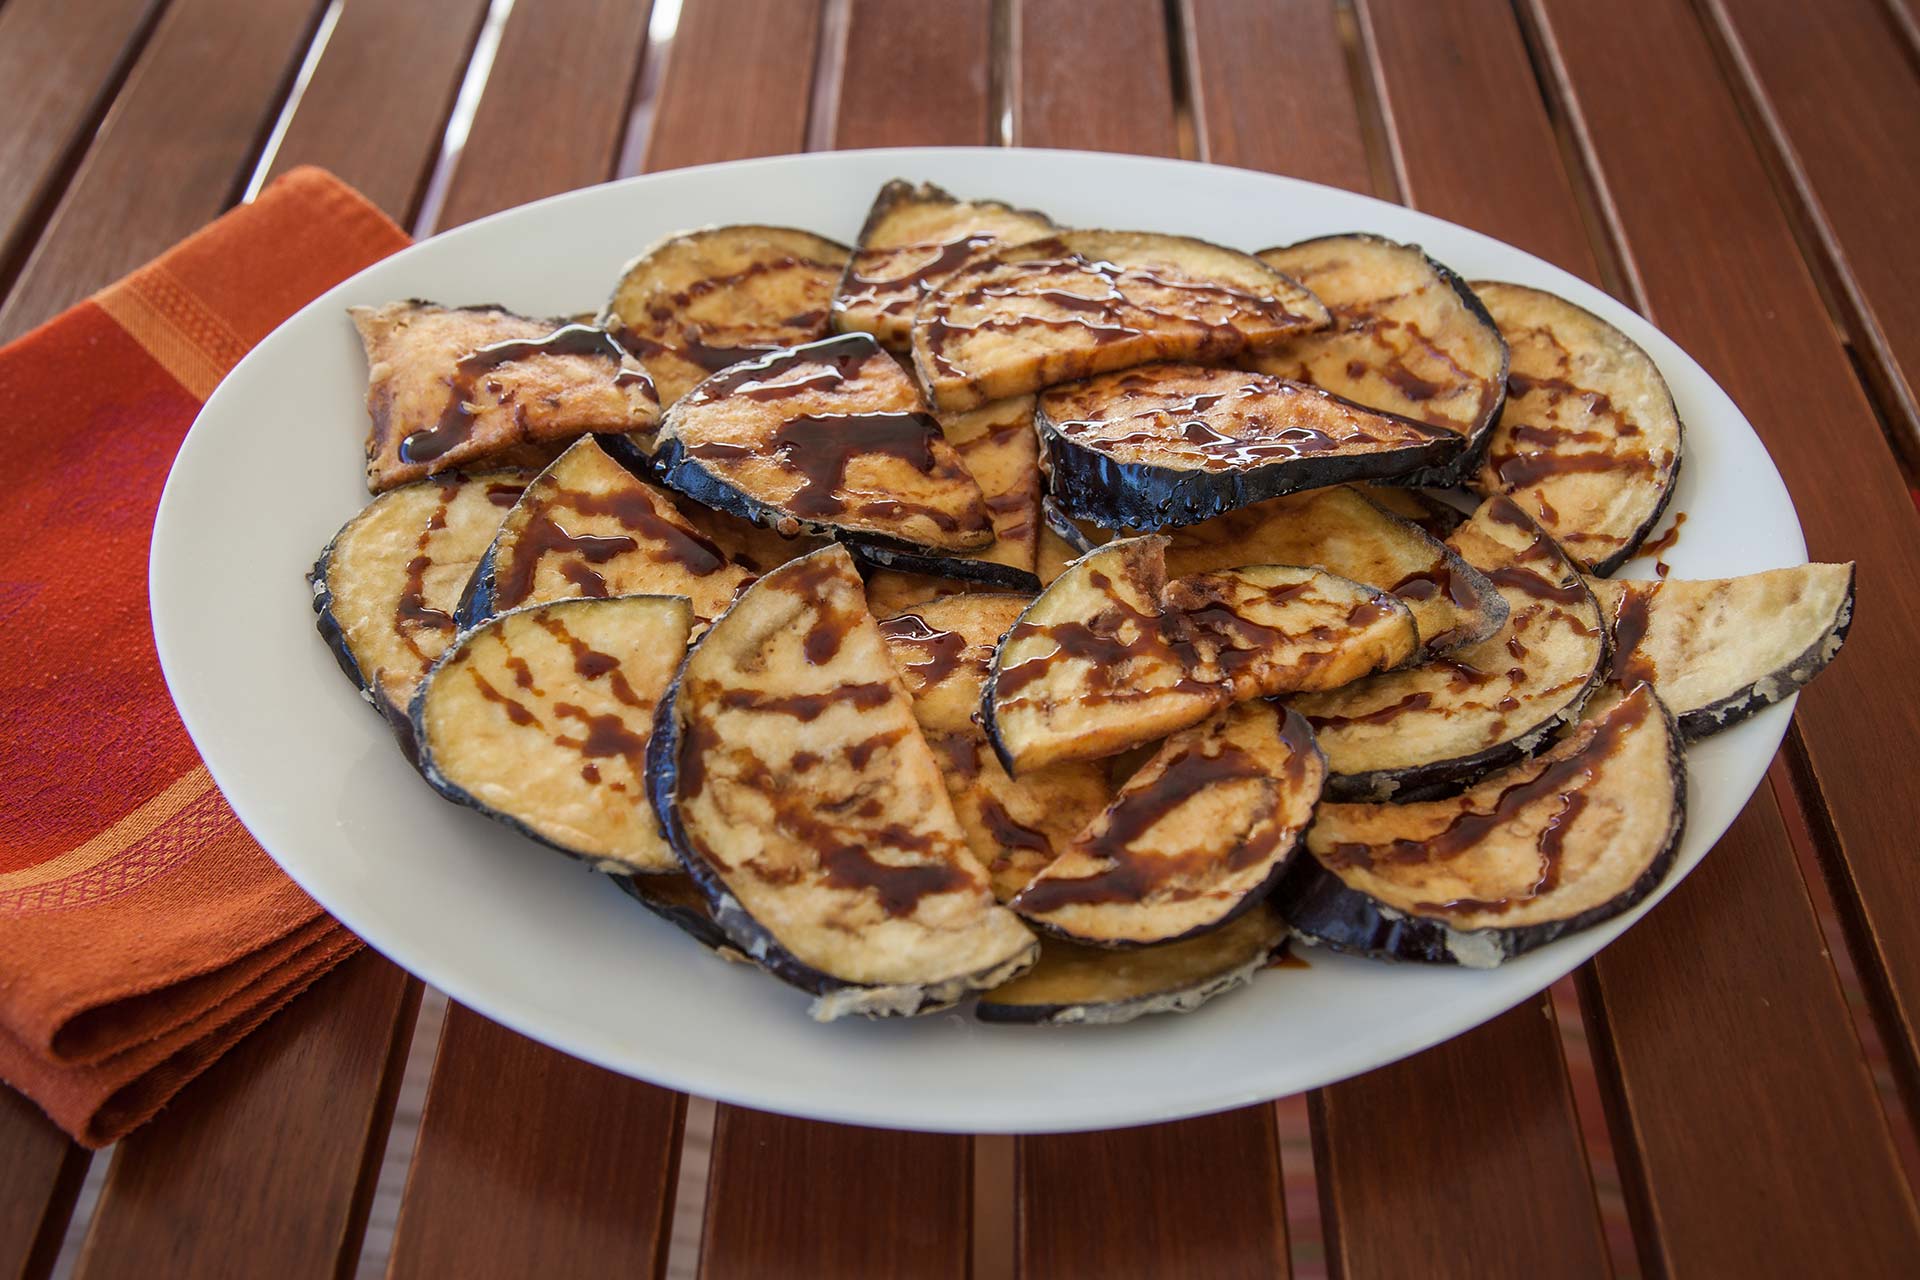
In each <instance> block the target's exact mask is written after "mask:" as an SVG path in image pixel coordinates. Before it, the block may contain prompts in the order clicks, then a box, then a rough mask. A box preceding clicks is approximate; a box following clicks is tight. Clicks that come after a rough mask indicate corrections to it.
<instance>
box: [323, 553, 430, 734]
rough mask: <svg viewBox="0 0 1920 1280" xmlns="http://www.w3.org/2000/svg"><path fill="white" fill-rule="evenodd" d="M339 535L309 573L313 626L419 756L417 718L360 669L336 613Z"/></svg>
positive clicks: (362, 693)
mask: <svg viewBox="0 0 1920 1280" xmlns="http://www.w3.org/2000/svg"><path fill="white" fill-rule="evenodd" d="M338 539H339V535H338V534H335V535H334V539H333V540H332V541H329V542H328V543H327V545H326V549H325V550H323V551H322V552H321V553H320V558H319V559H318V560H315V561H314V562H313V568H312V569H311V570H309V571H308V573H307V583H308V585H309V586H311V587H312V588H313V626H314V630H316V631H318V632H319V633H320V638H321V639H322V640H324V641H326V643H327V648H328V650H329V651H331V652H332V654H333V660H334V661H335V662H337V663H339V664H340V670H342V671H343V672H345V673H346V676H347V679H349V680H351V681H353V687H354V688H356V689H358V690H359V691H360V696H361V697H362V698H363V699H365V700H366V701H367V702H368V703H369V704H370V705H371V706H372V707H373V709H374V710H375V711H378V712H379V713H380V718H381V719H383V720H385V721H386V722H387V727H388V728H390V729H392V730H393V736H394V738H395V739H396V740H397V741H398V742H399V744H400V751H401V753H402V754H403V755H405V756H406V757H407V759H408V760H409V761H415V760H417V758H418V754H419V748H418V744H417V743H416V742H415V741H414V737H413V721H412V719H411V718H409V716H408V715H407V713H406V711H405V710H404V709H403V708H401V707H396V706H394V705H393V703H392V702H390V701H388V699H387V698H386V697H384V696H383V695H382V694H381V692H380V690H379V689H378V688H377V687H375V685H374V683H373V682H372V681H371V680H370V679H368V678H367V676H366V675H365V674H364V673H363V672H362V671H361V670H360V663H359V661H358V660H357V659H356V658H355V657H354V656H353V650H352V649H350V648H349V647H348V646H347V634H346V632H345V631H343V630H342V629H341V627H340V622H339V620H338V619H337V618H335V617H334V616H333V589H332V588H331V587H329V586H328V585H327V572H328V570H329V569H331V568H332V567H333V547H334V542H335V541H338Z"/></svg>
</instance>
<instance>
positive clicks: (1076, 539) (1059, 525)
mask: <svg viewBox="0 0 1920 1280" xmlns="http://www.w3.org/2000/svg"><path fill="white" fill-rule="evenodd" d="M1040 519H1041V521H1042V522H1043V523H1045V525H1046V526H1047V528H1049V529H1051V530H1052V531H1053V533H1054V535H1055V536H1056V537H1058V538H1059V539H1060V541H1062V542H1064V543H1066V544H1067V545H1068V546H1070V547H1072V548H1073V549H1074V550H1075V551H1076V552H1078V553H1079V554H1080V555H1085V554H1087V552H1089V551H1091V550H1093V549H1094V548H1095V547H1097V546H1099V545H1100V544H1099V543H1097V542H1095V541H1094V540H1093V539H1092V538H1089V537H1088V536H1087V531H1086V530H1085V529H1082V528H1081V527H1080V526H1079V525H1077V524H1075V523H1074V522H1073V519H1072V517H1070V516H1068V515H1067V513H1066V512H1064V511H1062V510H1061V509H1060V504H1059V503H1057V502H1055V501H1054V500H1053V495H1052V494H1051V493H1049V494H1046V495H1045V496H1043V497H1042V498H1041V499H1040Z"/></svg>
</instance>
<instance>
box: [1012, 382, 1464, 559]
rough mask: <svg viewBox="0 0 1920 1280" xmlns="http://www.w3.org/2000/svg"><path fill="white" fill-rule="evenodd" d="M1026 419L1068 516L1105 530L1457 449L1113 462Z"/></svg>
mask: <svg viewBox="0 0 1920 1280" xmlns="http://www.w3.org/2000/svg"><path fill="white" fill-rule="evenodd" d="M1336 398H1337V397H1336ZM1359 407H1362V408H1364V406H1359ZM1365 412H1368V413H1376V412H1377V410H1373V409H1366V410H1365ZM1033 420H1034V425H1035V426H1036V427H1037V428H1038V429H1039V432H1040V441H1041V443H1042V444H1043V445H1044V446H1045V447H1046V451H1047V466H1048V470H1049V473H1050V474H1051V476H1052V479H1051V482H1050V488H1051V492H1052V495H1053V498H1054V501H1055V502H1057V503H1058V504H1059V506H1060V509H1061V511H1063V512H1064V513H1065V514H1067V515H1068V516H1071V517H1074V518H1076V519H1080V520H1088V521H1091V522H1092V523H1094V524H1097V525H1100V526H1102V527H1104V528H1108V529H1119V528H1126V529H1165V528H1170V527H1174V526H1178V525H1188V524H1199V523H1200V522H1201V521H1202V520H1210V519H1212V518H1213V517H1214V516H1218V515H1224V514H1226V513H1227V512H1229V511H1234V510H1238V509H1239V508H1241V507H1248V506H1252V505H1253V504H1254V503H1256V502H1265V501H1266V500H1267V499H1268V498H1279V497H1284V496H1285V495H1287V494H1289V493H1298V492H1300V491H1301V490H1303V489H1324V488H1326V487H1328V486H1329V485H1336V484H1346V483H1348V482H1350V481H1356V480H1388V479H1395V480H1397V479H1399V478H1401V477H1403V476H1406V475H1408V474H1409V473H1411V472H1412V471H1414V469H1416V468H1419V469H1422V470H1423V471H1424V470H1432V469H1433V468H1436V467H1440V466H1442V465H1451V464H1450V463H1449V462H1448V460H1449V459H1450V458H1452V457H1453V456H1454V455H1455V454H1457V453H1458V452H1459V451H1460V448H1461V444H1460V440H1459V438H1458V437H1457V436H1452V435H1446V436H1441V437H1438V438H1435V439H1433V440H1430V441H1428V442H1427V443H1425V444H1421V445H1415V446H1409V447H1408V448H1405V449H1395V450H1393V451H1392V452H1390V453H1372V454H1353V455H1349V456H1346V457H1340V456H1332V455H1327V456H1308V457H1303V458H1298V459H1294V460H1292V461H1288V462H1279V463H1273V464H1270V465H1268V466H1264V467H1248V468H1244V469H1240V470H1231V471H1189V470H1182V469H1177V468H1173V467H1157V466H1154V465H1153V464H1151V463H1146V462H1120V461H1117V460H1115V459H1113V458H1110V457H1108V456H1107V455H1106V454H1103V453H1099V452H1096V451H1095V450H1092V449H1089V448H1087V447H1086V446H1084V445H1081V444H1077V443H1075V442H1074V441H1072V440H1071V439H1069V438H1068V437H1067V436H1066V435H1065V434H1064V433H1063V432H1062V431H1061V430H1060V428H1059V427H1058V426H1056V425H1055V424H1054V423H1053V421H1052V420H1051V419H1049V418H1048V417H1047V415H1046V413H1045V411H1044V410H1041V409H1038V408H1036V409H1035V410H1034V416H1033ZM1428 429H1429V430H1431V428H1428ZM1409 483H1410V482H1409Z"/></svg>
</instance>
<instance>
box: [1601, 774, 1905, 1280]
mask: <svg viewBox="0 0 1920 1280" xmlns="http://www.w3.org/2000/svg"><path fill="white" fill-rule="evenodd" d="M1730 855H1737V856H1738V857H1739V858H1742V859H1745V860H1746V862H1745V863H1744V864H1742V863H1740V862H1736V861H1735V856H1730ZM1762 859H1764V860H1765V861H1766V862H1767V863H1769V864H1771V865H1773V866H1777V867H1780V868H1784V869H1785V873H1786V874H1788V875H1791V874H1792V869H1793V866H1794V857H1793V850H1792V848H1791V846H1790V845H1789V844H1788V842H1787V839H1786V836H1785V834H1784V833H1783V831H1782V829H1781V826H1780V820H1779V815H1778V813H1777V811H1776V810H1775V809H1774V804H1773V797H1772V795H1771V794H1770V793H1768V792H1766V791H1764V790H1763V791H1762V792H1761V793H1760V794H1759V795H1757V796H1755V797H1754V799H1753V802H1752V803H1751V804H1750V805H1749V806H1748V807H1747V812H1746V813H1745V814H1743V815H1742V816H1741V818H1740V819H1739V821H1738V822H1737V823H1736V824H1735V826H1734V828H1733V830H1732V831H1731V832H1730V833H1729V836H1728V840H1727V841H1726V842H1725V843H1724V844H1723V845H1722V847H1720V848H1718V849H1716V850H1715V851H1714V852H1713V854H1712V855H1710V856H1709V857H1708V858H1707V860H1706V862H1704V863H1703V864H1701V866H1700V867H1699V869H1698V870H1696V871H1695V872H1694V873H1693V875H1691V876H1689V877H1688V878H1687V880H1686V882H1685V883H1684V884H1682V885H1681V886H1680V887H1679V888H1678V889H1676V890H1675V891H1674V893H1673V896H1672V897H1670V898H1669V899H1668V900H1667V901H1666V902H1663V903H1662V904H1661V905H1660V906H1659V907H1658V908H1657V909H1656V910H1655V911H1654V914H1653V915H1652V917H1650V918H1649V919H1648V920H1647V922H1646V924H1645V926H1644V927H1642V928H1639V929H1634V930H1632V931H1630V932H1629V933H1627V934H1626V936H1624V937H1622V938H1621V939H1620V940H1619V941H1617V942H1615V943H1614V944H1613V945H1612V946H1611V947H1609V948H1607V950H1606V951H1605V952H1604V953H1602V955H1601V957H1600V961H1599V963H1597V964H1595V965H1593V966H1592V967H1591V968H1590V969H1589V970H1588V971H1586V972H1585V973H1584V974H1583V975H1582V980H1583V992H1582V994H1583V996H1584V997H1586V998H1585V999H1583V1006H1584V1007H1585V1009H1586V1011H1587V1014H1588V1018H1589V1028H1590V1034H1589V1037H1588V1038H1589V1040H1590V1041H1591V1042H1592V1043H1593V1044H1594V1045H1595V1046H1596V1048H1597V1049H1598V1050H1599V1051H1600V1052H1601V1054H1602V1067H1603V1069H1602V1071H1601V1073H1600V1074H1601V1080H1602V1082H1603V1084H1604V1085H1605V1086H1606V1087H1608V1088H1609V1089H1611V1090H1613V1091H1614V1092H1615V1093H1616V1095H1617V1096H1616V1097H1615V1098H1614V1099H1612V1102H1613V1105H1612V1106H1610V1108H1609V1111H1610V1114H1611V1116H1612V1118H1613V1119H1614V1120H1615V1122H1616V1136H1615V1148H1616V1150H1619V1151H1623V1152H1626V1153H1628V1156H1629V1158H1630V1159H1634V1160H1635V1163H1634V1164H1633V1165H1632V1166H1631V1167H1629V1168H1627V1169H1626V1170H1625V1172H1626V1174H1627V1176H1626V1177H1625V1178H1623V1182H1624V1184H1625V1187H1626V1189H1627V1191H1628V1193H1629V1195H1630V1196H1632V1197H1633V1201H1634V1203H1633V1207H1634V1216H1635V1219H1636V1227H1637V1228H1638V1229H1637V1230H1636V1233H1635V1234H1636V1238H1637V1240H1638V1243H1639V1246H1640V1250H1641V1258H1642V1263H1643V1266H1644V1267H1645V1268H1646V1270H1647V1273H1648V1274H1649V1275H1662V1274H1665V1275H1675V1276H1705V1275H1845V1274H1855V1275H1876V1274H1885V1273H1886V1272H1885V1271H1884V1268H1885V1267H1886V1265H1887V1264H1888V1263H1889V1262H1890V1261H1891V1260H1892V1259H1894V1258H1899V1257H1906V1258H1912V1257H1914V1256H1915V1255H1916V1251H1917V1250H1920V1219H1917V1218H1916V1216H1915V1213H1914V1205H1913V1199H1912V1196H1911V1195H1910V1194H1909V1192H1908V1190H1907V1187H1906V1184H1905V1182H1904V1180H1903V1178H1902V1176H1901V1172H1900V1165H1899V1161H1898V1158H1897V1157H1896V1155H1895V1152H1894V1148H1893V1143H1892V1141H1891V1139H1890V1137H1889V1136H1888V1133H1887V1128H1886V1124H1885V1118H1884V1116H1883V1115H1882V1113H1881V1111H1880V1109H1879V1106H1878V1104H1877V1103H1876V1101H1875V1098H1874V1092H1873V1080H1872V1077H1871V1076H1870V1075H1869V1074H1868V1071H1867V1067H1866V1063H1865V1061H1864V1060H1863V1059H1862V1057H1861V1053H1860V1044H1859V1041H1858V1040H1857V1039H1856V1038H1855V1036H1854V1031H1853V1024H1852V1023H1851V1022H1850V1021H1849V1020H1848V1018H1847V1013H1846V1006H1845V1004H1844V1003H1843V1000H1842V997H1841V993H1840V987H1839V983H1838V982H1837V981H1836V979H1835V977H1834V973H1833V969H1832V967H1831V966H1830V965H1827V964H1825V963H1823V961H1822V958H1821V956H1820V947H1821V939H1820V933H1819V929H1818V926H1817V925H1816V924H1815V923H1814V920H1813V917H1812V915H1811V913H1810V912H1809V911H1807V910H1806V909H1804V907H1803V904H1802V903H1796V902H1786V901H1783V900H1782V899H1781V898H1780V896H1779V895H1778V894H1776V893H1773V892H1771V891H1770V889H1771V885H1770V881H1769V878H1768V877H1764V876H1756V875H1752V874H1749V872H1750V870H1751V866H1752V863H1753V862H1754V861H1756V860H1762ZM1803 897H1804V895H1803ZM1733 938H1750V939H1756V940H1763V941H1758V942H1757V943H1755V944H1749V945H1740V944H1739V943H1729V941H1728V940H1729V939H1733ZM1608 1054H1610V1055H1611V1056H1610V1057H1608V1056H1607V1055H1608ZM1635 1153H1637V1156H1636V1154H1635ZM1787 1206H1791V1207H1790V1208H1787ZM1649 1228H1652V1229H1649Z"/></svg>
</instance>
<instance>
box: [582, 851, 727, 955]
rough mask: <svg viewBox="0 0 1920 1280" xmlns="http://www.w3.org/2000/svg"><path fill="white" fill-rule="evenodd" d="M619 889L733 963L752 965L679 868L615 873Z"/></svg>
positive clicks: (715, 953) (615, 880)
mask: <svg viewBox="0 0 1920 1280" xmlns="http://www.w3.org/2000/svg"><path fill="white" fill-rule="evenodd" d="M611 879H612V880H613V882H614V883H615V884H617V885H619V886H620V892H622V893H624V894H626V895H627V896H628V897H629V898H632V899H633V900H634V901H635V902H637V903H639V904H640V905H641V906H643V907H645V908H646V909H647V910H648V911H650V912H652V913H653V914H654V915H656V916H658V917H660V918H661V919H662V920H665V921H666V922H667V923H668V924H670V925H672V926H673V927H674V928H676V929H678V930H680V932H682V933H684V934H686V935H687V936H688V937H689V938H692V939H693V940H694V941H695V942H697V943H699V944H700V945H701V946H703V947H705V948H706V949H707V950H709V951H711V952H713V954H714V955H716V956H719V957H720V958H721V959H722V960H731V961H733V962H734V963H736V964H752V963H753V961H751V960H749V959H747V957H746V956H745V955H743V954H741V952H740V949H739V948H738V947H736V946H734V945H733V943H732V942H730V941H728V939H727V935H726V934H724V933H722V932H720V926H719V925H717V924H715V923H714V922H713V911H712V909H711V908H709V907H708V906H707V900H706V898H705V897H704V896H702V894H701V892H700V890H698V889H696V888H694V885H693V880H692V878H691V877H689V876H688V875H687V873H686V872H684V871H680V870H678V869H676V870H673V871H669V872H664V873H661V874H657V875H639V876H629V875H615V876H613V877H611Z"/></svg>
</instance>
